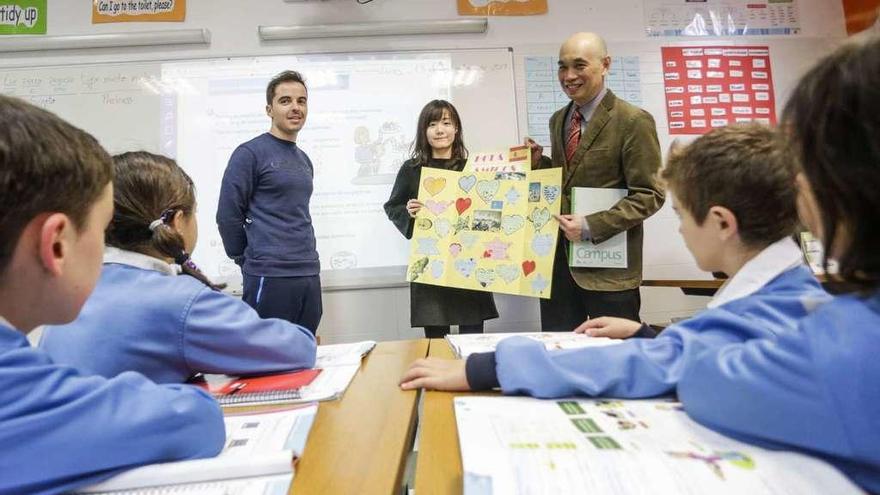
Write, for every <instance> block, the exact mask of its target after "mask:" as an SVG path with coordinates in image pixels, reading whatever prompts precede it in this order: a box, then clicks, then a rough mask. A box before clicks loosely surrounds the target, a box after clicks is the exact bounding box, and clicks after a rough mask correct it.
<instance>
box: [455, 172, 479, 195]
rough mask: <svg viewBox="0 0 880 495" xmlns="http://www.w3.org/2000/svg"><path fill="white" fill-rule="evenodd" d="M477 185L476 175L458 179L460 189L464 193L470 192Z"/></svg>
mask: <svg viewBox="0 0 880 495" xmlns="http://www.w3.org/2000/svg"><path fill="white" fill-rule="evenodd" d="M476 183H477V177H476V176H475V175H466V176H464V177H461V178H460V179H458V187H460V188H461V190H462V191H464V192H470V191H471V188H473V187H474V184H476Z"/></svg>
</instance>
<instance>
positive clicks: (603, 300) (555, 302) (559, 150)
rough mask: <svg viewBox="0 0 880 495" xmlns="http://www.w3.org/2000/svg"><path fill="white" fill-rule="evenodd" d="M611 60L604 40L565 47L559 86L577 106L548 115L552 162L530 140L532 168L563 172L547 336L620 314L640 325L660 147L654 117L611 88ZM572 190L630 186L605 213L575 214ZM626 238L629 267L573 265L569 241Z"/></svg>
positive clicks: (591, 37)
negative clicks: (646, 236)
mask: <svg viewBox="0 0 880 495" xmlns="http://www.w3.org/2000/svg"><path fill="white" fill-rule="evenodd" d="M610 65H611V58H610V57H609V56H608V51H607V48H606V46H605V41H604V40H602V38H601V37H599V36H598V35H596V34H594V33H577V34H575V35H573V36H571V37H570V38H569V39H568V40H566V41H565V42H564V43H563V44H562V46H561V47H560V49H559V82H560V84H561V85H562V90H563V91H564V92H565V94H566V95H568V97H569V98H571V102H570V103H569V104H568V105H566V106H565V107H564V108H561V109H559V110H558V111H557V112H556V113H554V114H553V116H552V117H551V118H550V136H551V137H550V142H551V158H547V157H545V156H542V151H543V149H542V148H541V146H539V145H538V144H537V143H535V142H534V141H532V140H531V139H530V138H526V144H528V145H529V146H530V147H531V148H532V167H533V168H536V169H537V168H549V167H562V170H563V173H562V193H563V194H562V215H559V216H558V217H557V220H558V221H559V228H560V229H561V230H562V232H561V233H560V234H562V235H560V236H559V240H558V241H557V246H556V248H557V249H556V259H555V262H554V267H553V285H552V289H551V297H550V299H549V300H544V299H542V300H541V328H542V330H543V331H545V332H547V331H571V330H573V329H574V328H575V327H576V326H578V325H579V324H580V323H581V322H583V321H584V320H585V319H587V318H596V317H599V316H618V317H622V318H627V319H630V320H636V321H638V320H639V319H640V318H639V309H640V307H641V298H640V296H639V284H640V283H641V281H642V237H643V229H642V222H644V221H645V219H646V218H648V217H649V216H651V215H653V214H654V212H656V211H657V210H659V209H660V207H661V206H663V201H664V192H663V189H662V187H661V186H660V184H659V182H658V180H657V171H658V170H659V168H660V163H661V158H660V144H659V142H658V140H657V129H656V126H655V125H654V119H653V117H651V114H649V113H648V112H646V111H644V110H642V109H640V108H638V107H635V106H633V105H631V104H629V103H627V102H625V101H624V100H621V99H619V98H617V97H616V96H615V95H614V93H612V92H611V90H609V89H607V88H606V87H605V75H606V74H607V73H608V69H609V67H610ZM572 187H606V188H617V189H627V190H628V191H629V193H628V195H627V196H626V197H624V198H623V199H621V200H620V201H618V202H617V203H616V204H615V205H614V206H612V207H611V208H610V209H608V210H606V211H600V212H597V213H593V214H591V215H587V216H585V217H584V216H577V215H572V214H571V188H572ZM624 231H626V233H627V261H628V264H627V268H574V267H569V266H568V257H567V255H566V253H567V251H568V246H569V243H570V241H581V240H589V241H590V242H593V243H596V244H598V243H601V242H604V241H606V240H608V239H610V238H611V237H613V236H614V235H616V234H618V233H620V232H624Z"/></svg>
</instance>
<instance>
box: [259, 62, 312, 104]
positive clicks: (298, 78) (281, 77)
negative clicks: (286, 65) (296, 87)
mask: <svg viewBox="0 0 880 495" xmlns="http://www.w3.org/2000/svg"><path fill="white" fill-rule="evenodd" d="M288 82H296V83H300V84H302V85H303V87H304V88H306V80H305V79H303V76H302V74H300V73H299V72H297V71H295V70H286V71H284V72H280V73H278V74H277V75H276V76H275V77H273V78H272V80H271V81H269V85H268V86H266V105H271V104H272V100H273V99H274V98H275V88H277V87H278V85H279V84H281V83H288ZM306 90H308V88H306Z"/></svg>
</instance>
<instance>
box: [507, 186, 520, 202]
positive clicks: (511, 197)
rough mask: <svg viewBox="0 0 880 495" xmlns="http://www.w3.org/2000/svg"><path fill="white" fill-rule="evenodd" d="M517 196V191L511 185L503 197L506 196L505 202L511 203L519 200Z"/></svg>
mask: <svg viewBox="0 0 880 495" xmlns="http://www.w3.org/2000/svg"><path fill="white" fill-rule="evenodd" d="M519 196H520V194H519V191H517V190H516V189H514V188H512V187H511V188H510V189H508V190H507V193H505V194H504V197H505V198H507V202H508V203H510V204H511V205H515V204H516V202H517V201H518V200H519Z"/></svg>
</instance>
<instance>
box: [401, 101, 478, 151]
mask: <svg viewBox="0 0 880 495" xmlns="http://www.w3.org/2000/svg"><path fill="white" fill-rule="evenodd" d="M444 111H446V112H449V116H450V117H451V118H452V123H453V124H455V128H456V129H457V130H458V132H456V133H455V139H453V141H452V158H456V159H461V160H465V159H467V156H468V150H467V148H465V147H464V129H462V128H461V118H459V116H458V110H456V109H455V107H454V106H452V103H449V102H448V101H446V100H431V101H429V102H428V104H427V105H425V107H424V108H422V113H420V114H419V123H418V124H417V125H416V138H415V140H414V141H413V144H412V150H411V152H412V154H411V156H412V159H413V161H414V162H415V163H416V164H417V165H424V164H425V163H427V162H428V160H430V159H431V156H432V150H431V145H430V143H428V136H427V135H426V132H427V131H428V125H430V124H431V122H436V121H438V120H440V119H441V118H442V117H443V112H444Z"/></svg>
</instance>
